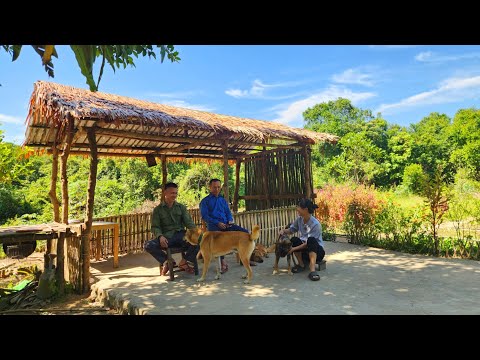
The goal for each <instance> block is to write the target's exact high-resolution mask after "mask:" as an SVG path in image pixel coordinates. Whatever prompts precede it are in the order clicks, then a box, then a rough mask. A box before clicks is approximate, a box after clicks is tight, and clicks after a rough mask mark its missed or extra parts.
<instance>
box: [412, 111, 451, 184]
mask: <svg viewBox="0 0 480 360" xmlns="http://www.w3.org/2000/svg"><path fill="white" fill-rule="evenodd" d="M449 127H450V118H449V117H448V116H447V115H445V114H439V113H437V112H433V113H431V114H430V115H428V116H426V117H424V118H423V119H422V120H420V122H418V123H417V124H412V125H411V129H412V130H413V141H414V143H413V148H412V158H413V159H415V162H416V163H418V164H420V165H421V166H422V168H423V169H424V170H425V171H426V172H427V173H428V174H429V175H433V174H434V172H435V169H436V168H437V167H438V166H439V165H442V167H443V168H444V169H445V172H446V173H447V174H448V173H450V175H451V176H453V175H454V173H453V171H451V166H450V164H449V158H450V153H451V151H452V147H451V145H450V144H449V142H448V134H449ZM449 180H451V179H449Z"/></svg>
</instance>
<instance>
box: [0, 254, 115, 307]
mask: <svg viewBox="0 0 480 360" xmlns="http://www.w3.org/2000/svg"><path fill="white" fill-rule="evenodd" d="M35 268H36V269H38V270H43V253H38V252H35V253H33V254H32V255H30V256H29V257H27V258H24V259H10V258H4V259H0V288H7V287H8V286H9V285H12V284H13V285H15V284H17V283H18V282H20V281H21V280H23V279H30V278H32V275H27V273H28V272H29V271H33V270H34V269H35ZM0 315H117V313H116V312H115V311H114V310H112V309H110V308H107V307H104V306H103V305H102V304H99V303H92V302H91V301H90V300H89V294H85V295H77V294H72V293H70V294H66V295H65V296H63V297H61V298H56V299H53V300H51V301H49V300H46V301H43V302H41V303H36V304H35V305H33V306H32V307H30V306H27V307H26V308H23V309H5V310H3V311H0Z"/></svg>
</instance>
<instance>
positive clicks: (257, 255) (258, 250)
mask: <svg viewBox="0 0 480 360" xmlns="http://www.w3.org/2000/svg"><path fill="white" fill-rule="evenodd" d="M235 257H236V259H237V264H241V262H240V256H239V255H238V253H235ZM264 257H265V258H268V251H267V248H266V247H265V246H263V245H262V244H256V245H255V249H253V252H252V255H250V266H256V265H257V264H252V262H254V263H256V262H257V263H263V258H264Z"/></svg>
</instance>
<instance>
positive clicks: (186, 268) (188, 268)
mask: <svg viewBox="0 0 480 360" xmlns="http://www.w3.org/2000/svg"><path fill="white" fill-rule="evenodd" d="M178 268H179V269H180V270H182V271H185V272H186V273H188V274H193V273H195V270H194V269H193V267H191V266H190V265H188V263H187V262H186V261H185V262H184V263H183V264H179V265H178Z"/></svg>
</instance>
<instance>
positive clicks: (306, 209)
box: [297, 198, 318, 216]
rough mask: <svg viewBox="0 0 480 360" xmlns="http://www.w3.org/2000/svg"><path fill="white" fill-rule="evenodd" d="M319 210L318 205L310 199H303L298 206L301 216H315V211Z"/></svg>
mask: <svg viewBox="0 0 480 360" xmlns="http://www.w3.org/2000/svg"><path fill="white" fill-rule="evenodd" d="M316 208H318V205H317V204H314V203H313V201H312V200H310V199H306V198H304V199H302V200H300V202H299V203H298V205H297V212H298V213H299V214H300V215H301V216H304V215H307V214H313V213H314V212H315V209H316Z"/></svg>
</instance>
